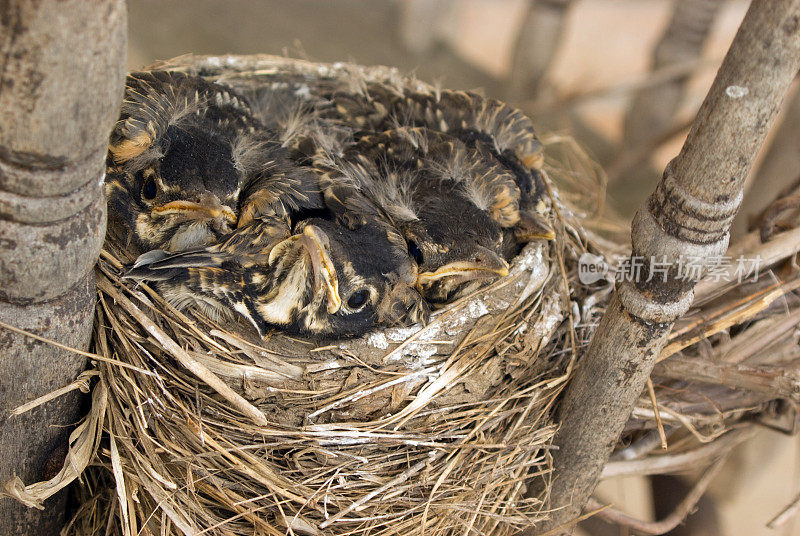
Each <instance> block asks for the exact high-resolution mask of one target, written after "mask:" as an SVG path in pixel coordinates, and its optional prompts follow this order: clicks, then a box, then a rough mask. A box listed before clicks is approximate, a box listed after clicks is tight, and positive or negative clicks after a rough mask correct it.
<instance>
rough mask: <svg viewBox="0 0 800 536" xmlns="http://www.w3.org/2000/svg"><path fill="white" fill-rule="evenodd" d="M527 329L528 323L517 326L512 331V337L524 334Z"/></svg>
mask: <svg viewBox="0 0 800 536" xmlns="http://www.w3.org/2000/svg"><path fill="white" fill-rule="evenodd" d="M527 329H528V323H527V322H523V323H522V324H520V325H519V326H517V329H515V330H514V335H522V334H523V333H525V331H526V330H527Z"/></svg>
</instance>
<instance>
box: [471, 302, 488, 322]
mask: <svg viewBox="0 0 800 536" xmlns="http://www.w3.org/2000/svg"><path fill="white" fill-rule="evenodd" d="M467 313H468V314H469V316H470V318H473V319H474V318H480V317H482V316H484V315H488V314H489V308H488V307H486V304H485V303H483V300H481V299H475V300H473V301H471V302H469V305H468V306H467Z"/></svg>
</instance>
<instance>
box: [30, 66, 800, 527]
mask: <svg viewBox="0 0 800 536" xmlns="http://www.w3.org/2000/svg"><path fill="white" fill-rule="evenodd" d="M162 67H163V66H162ZM166 67H169V68H171V69H179V70H184V71H186V72H190V73H192V74H200V75H202V76H208V77H210V78H213V79H219V78H226V77H247V76H251V75H252V76H258V75H263V74H264V73H270V72H277V71H280V70H290V71H292V72H296V73H302V74H304V75H307V76H335V75H337V74H342V75H346V74H347V73H352V72H353V70H357V71H358V72H359V74H360V76H363V77H365V78H366V79H380V80H389V79H391V80H393V81H394V83H396V84H397V83H401V84H406V85H408V87H412V86H413V87H414V88H415V90H419V89H424V90H430V91H432V90H433V89H432V88H431V87H430V86H426V85H424V84H423V83H422V82H419V81H416V80H412V79H405V78H403V77H402V76H400V74H399V73H397V72H396V71H394V70H392V69H387V68H383V67H378V68H364V67H358V66H353V65H344V64H343V65H322V64H312V63H307V62H302V61H296V60H289V59H285V58H275V57H271V56H254V57H224V58H221V57H189V58H179V59H177V60H174V61H173V62H171V63H169V64H167V65H166ZM543 141H544V143H545V146H546V150H547V155H548V157H547V159H546V164H545V168H544V170H545V172H546V173H545V176H546V177H549V187H548V189H549V192H550V195H551V197H552V201H553V207H554V210H553V212H554V219H555V229H556V235H557V236H556V239H555V240H553V241H551V242H537V243H532V244H529V245H527V246H526V247H525V248H524V249H523V250H522V252H521V253H520V255H519V256H518V257H517V258H516V259H514V261H513V262H512V263H511V270H510V273H509V275H508V276H506V277H504V278H502V279H501V280H499V281H496V282H495V283H493V284H492V285H490V286H488V287H485V288H483V289H481V290H479V291H477V292H475V293H474V294H472V295H470V296H466V297H464V298H462V299H460V300H458V301H457V302H454V303H451V304H449V305H447V306H446V307H445V308H443V309H441V310H439V311H437V312H436V313H435V314H434V315H433V316H432V318H431V320H430V322H429V323H428V324H427V325H426V326H421V325H415V326H411V327H401V328H400V327H398V328H389V329H384V330H379V331H374V332H372V333H369V334H367V335H366V336H364V337H361V338H357V339H347V340H336V341H308V340H301V339H296V338H292V337H289V336H287V335H284V334H280V333H276V334H274V335H272V336H270V337H268V338H267V339H266V340H261V339H259V338H258V337H257V335H256V334H255V333H253V332H252V330H250V329H249V328H247V327H246V326H244V325H243V324H225V325H221V324H218V323H217V322H215V321H213V320H211V319H209V318H206V317H204V316H203V315H202V314H199V313H182V312H179V311H177V310H176V309H174V308H173V307H172V306H170V305H169V304H168V303H167V302H166V301H165V300H164V299H163V298H162V297H161V296H159V294H158V293H157V292H155V291H154V290H153V289H151V288H150V287H148V286H147V285H145V284H139V285H135V284H133V283H132V282H131V281H129V280H122V279H121V276H122V274H123V273H124V266H129V265H130V262H131V261H132V260H133V259H131V258H129V257H128V256H127V255H126V254H125V252H124V251H122V250H121V249H119V248H117V247H116V246H115V245H114V244H113V243H107V245H106V250H105V251H104V252H103V255H102V256H101V259H100V262H99V264H98V270H97V272H98V306H97V308H96V321H95V332H94V342H93V348H92V352H93V354H92V356H93V358H94V366H95V370H94V371H92V372H90V373H89V374H91V375H97V376H99V381H98V382H97V383H96V385H95V387H94V392H93V404H92V411H91V413H90V415H89V416H88V417H87V419H86V421H85V423H84V424H82V425H81V427H80V428H79V429H78V430H77V431H76V432H75V434H73V437H72V450H71V452H70V456H72V457H71V458H68V462H67V464H65V469H66V467H67V465H69V464H70V463H72V465H73V466H74V467H76V468H77V469H76V470H75V471H76V472H78V473H79V472H80V469H82V468H84V467H86V466H87V465H88V466H89V467H88V469H87V470H86V471H84V472H83V474H82V477H81V482H82V485H81V486H80V487H79V490H78V494H79V498H80V507H79V509H78V511H77V513H76V515H75V516H74V518H73V519H72V522H71V523H70V525H69V526H68V528H67V529H66V531H65V532H66V533H67V534H76V535H90V534H91V535H94V534H123V535H135V534H153V535H157V534H186V535H188V534H218V535H244V534H248V535H252V534H259V535H272V534H274V535H282V534H286V533H287V532H288V533H295V534H312V535H328V534H353V535H357V534H381V535H394V534H405V533H411V532H413V533H418V534H423V533H424V534H430V535H443V534H451V533H461V534H466V533H475V534H494V535H503V534H512V533H515V532H516V531H518V530H520V529H523V528H526V527H528V526H530V525H531V524H535V523H536V522H537V521H539V520H541V519H543V517H544V516H546V515H547V512H546V509H545V507H544V505H545V504H546V500H547V490H548V485H547V484H548V481H549V479H550V476H551V475H550V471H551V463H550V452H551V450H552V449H553V448H554V447H553V445H552V439H553V436H554V433H555V430H556V424H555V422H554V419H553V411H552V410H553V408H554V406H555V404H556V403H557V400H558V395H559V394H560V393H561V391H562V389H563V387H564V385H565V384H566V382H567V379H568V378H569V374H570V372H571V370H572V369H573V367H574V366H575V365H576V364H578V363H579V359H580V356H581V354H582V353H583V352H584V350H585V348H586V346H587V345H588V341H589V339H590V337H591V335H592V333H593V331H594V328H595V326H596V325H597V322H598V321H599V318H600V317H601V316H602V313H603V311H604V309H605V306H606V305H607V303H608V301H609V297H610V295H611V292H612V290H613V284H614V277H615V276H614V274H613V271H612V272H607V273H605V274H604V275H603V276H602V277H599V278H598V279H597V280H596V281H593V282H587V283H584V282H581V279H580V277H579V275H580V274H579V269H578V268H579V263H580V259H581V257H582V255H584V254H587V253H589V252H591V253H592V254H594V255H597V257H593V258H594V259H596V260H605V261H606V262H608V263H609V264H613V261H612V257H613V256H614V255H615V254H624V253H625V247H626V246H625V245H624V244H620V243H618V242H617V241H609V240H605V239H602V238H599V237H598V236H597V235H596V234H595V233H594V232H592V230H591V229H590V227H591V222H592V220H590V219H588V218H587V217H586V216H587V213H588V212H592V210H593V209H594V208H597V207H596V205H597V200H599V199H602V197H603V195H604V192H603V191H602V181H598V180H597V178H598V177H599V176H601V174H598V173H597V170H596V169H595V168H594V167H593V166H592V164H591V163H590V162H589V160H588V159H586V158H585V155H583V154H582V153H580V151H579V150H578V149H577V148H576V147H574V145H572V144H570V143H569V142H568V141H567V140H564V139H563V138H559V137H551V138H549V139H548V138H545V139H544V140H543ZM554 185H555V186H554ZM556 186H557V189H556ZM587 192H588V193H589V195H588V196H587ZM578 206H580V207H584V208H583V209H578V208H576V207H578ZM586 207H591V208H589V209H587V208H586ZM734 248H739V249H738V251H737V253H732V255H735V254H741V255H744V256H747V257H751V258H753V257H756V256H758V257H759V258H760V259H761V263H760V265H759V266H758V267H757V270H756V271H755V274H757V275H758V278H757V280H755V281H753V280H752V279H753V277H752V275H753V274H751V277H750V278H749V279H747V280H741V281H735V282H733V283H729V281H730V280H731V277H733V276H734V275H735V274H734V272H733V270H735V269H736V267H735V266H731V267H730V270H731V271H730V273H728V274H727V275H728V276H729V277H727V278H726V277H724V275H725V274H723V273H721V272H718V274H717V276H716V277H712V278H711V279H707V280H705V281H704V282H701V284H700V286H699V287H698V295H697V300H696V302H695V307H694V308H693V309H692V310H691V311H690V313H689V314H688V315H687V316H686V317H685V318H684V319H682V320H681V321H680V322H679V324H678V325H677V326H676V329H675V331H674V333H673V334H672V335H671V337H670V339H669V343H668V345H667V347H666V348H665V350H664V353H663V354H662V362H661V363H660V364H659V365H658V367H657V369H656V371H655V374H654V377H653V382H652V384H651V385H650V389H648V391H647V392H645V393H643V396H642V398H641V400H640V402H639V403H638V404H637V406H636V408H635V410H634V412H633V415H632V416H631V419H630V421H629V423H628V426H627V427H626V429H625V432H624V434H623V437H622V438H621V440H620V443H619V445H618V448H617V452H616V453H615V455H614V457H612V460H611V462H610V463H609V464H608V466H607V467H606V471H605V473H604V474H605V475H606V476H610V475H620V474H625V475H629V474H651V473H653V472H670V471H675V470H681V469H686V468H687V467H694V466H702V465H703V464H704V463H706V462H708V461H709V460H713V459H715V458H716V457H719V456H720V454H721V453H724V452H727V450H729V448H730V446H732V445H733V444H735V443H736V442H738V441H741V440H742V438H743V437H745V436H746V434H745V433H744V432H743V430H742V429H743V428H745V427H746V426H750V424H749V423H752V422H755V421H759V422H764V421H767V420H770V422H772V423H774V422H775V420H774V418H775V417H776V416H780V415H786V414H787V412H786V411H785V409H786V408H787V407H788V408H791V407H794V406H793V404H794V401H796V400H797V398H798V381H797V379H796V378H795V377H793V376H791V375H790V374H789V373H788V372H787V371H788V369H789V368H790V367H791V366H793V365H794V364H795V363H796V362H797V359H798V357H800V355H799V353H798V351H797V329H796V328H797V325H798V322H799V321H800V317H798V310H800V309H798V307H797V298H796V296H795V289H796V288H798V287H800V275H798V273H797V270H796V269H795V268H794V267H792V266H790V265H786V264H785V263H783V261H784V260H785V259H787V258H791V257H792V256H793V255H794V254H795V252H796V251H797V249H798V248H800V233H798V232H797V231H796V230H794V231H793V230H790V231H787V232H786V233H783V234H781V235H778V236H777V237H776V238H774V239H773V240H771V241H769V242H766V243H765V244H762V243H760V242H759V241H758V240H757V239H756V237H755V235H749V236H748V237H746V239H745V240H744V241H742V242H740V243H739V244H738V245H737V246H734ZM734 251H736V250H734ZM585 259H586V257H584V261H585ZM781 263H783V264H781ZM779 265H781V266H783V267H782V268H780V269H776V266H779ZM787 266H788V267H787ZM667 358H669V359H667ZM787 401H789V403H788V404H787ZM662 443H667V444H668V449H666V450H664V451H662V452H659V449H658V447H659V446H660V445H661V444H662ZM79 447H81V448H82V451H81V452H82V454H80V452H78V451H79V450H80V449H79ZM79 454H80V456H81V459H78V458H77V456H78V455H79ZM73 476H74V475H73ZM18 491H19V493H18V496H20V495H24V492H25V491H27V492H30V495H29V499H30V503H31V504H34V503H35V502H36V501H35V499H34V495H35V491H36V490H34V489H32V488H30V487H29V488H25V490H22V488H20V490H18Z"/></svg>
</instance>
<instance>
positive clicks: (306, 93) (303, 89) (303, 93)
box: [294, 85, 311, 99]
mask: <svg viewBox="0 0 800 536" xmlns="http://www.w3.org/2000/svg"><path fill="white" fill-rule="evenodd" d="M294 94H295V95H296V96H298V97H301V98H303V99H310V98H311V89H310V88H309V87H308V85H304V86H300V87H299V88H297V89H295V90H294Z"/></svg>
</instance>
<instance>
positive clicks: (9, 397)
mask: <svg viewBox="0 0 800 536" xmlns="http://www.w3.org/2000/svg"><path fill="white" fill-rule="evenodd" d="M126 32H127V21H126V11H125V4H124V1H123V0H63V1H56V0H37V1H31V0H10V1H6V2H2V6H1V7H0V320H2V321H3V322H5V323H7V324H10V325H13V326H16V327H19V328H22V329H24V330H29V331H32V332H35V333H36V334H38V335H41V336H43V337H46V338H50V339H54V340H57V341H58V342H61V343H63V344H66V345H69V346H73V347H78V348H86V347H87V345H88V343H89V336H90V332H91V327H92V309H93V306H94V300H95V290H94V271H93V267H94V264H95V262H96V260H97V255H98V253H99V251H100V247H101V245H102V243H103V238H104V236H105V221H106V207H105V199H104V196H103V192H102V178H103V173H104V170H105V155H106V147H107V145H108V136H109V133H110V131H111V128H112V126H113V124H114V121H115V120H116V118H117V115H118V112H119V104H120V102H121V99H122V89H123V83H124V76H125V52H126V45H127V43H126ZM85 365H86V363H85V358H83V357H80V356H76V355H74V354H72V353H70V352H65V351H63V350H60V349H58V348H55V347H53V346H51V345H48V344H44V343H40V342H36V341H34V340H32V339H29V338H26V337H24V336H20V335H18V334H16V333H12V332H10V331H7V330H4V329H2V328H0V460H2V463H0V482H6V481H7V480H9V479H10V478H11V477H13V476H14V475H17V476H19V477H21V478H22V479H23V480H24V481H25V482H28V483H30V482H33V481H38V480H46V479H47V478H49V477H51V476H53V475H54V474H55V472H57V471H58V470H59V469H60V465H61V463H62V462H63V459H64V455H65V454H66V440H67V437H68V434H69V432H70V428H69V426H70V425H72V424H74V423H75V422H76V421H77V420H78V418H79V411H78V410H79V408H78V399H77V398H76V397H75V396H65V397H61V398H59V399H56V400H54V401H52V402H49V403H47V404H45V405H43V406H40V407H39V408H36V409H34V410H32V411H30V412H28V413H25V414H23V415H21V416H17V417H14V416H11V415H10V414H9V411H10V410H12V409H13V408H15V407H16V406H18V405H20V404H22V403H24V402H27V401H30V400H32V399H34V398H36V397H38V396H40V395H43V394H45V393H47V392H50V391H51V390H54V389H56V388H58V387H62V386H63V385H65V384H67V383H69V382H70V381H72V380H73V379H75V377H76V376H77V375H78V374H79V373H80V372H81V371H82V370H83V369H84V368H85ZM51 471H53V472H52V474H49V473H50V472H51ZM64 505H65V494H64V493H61V494H58V495H56V496H54V497H52V498H51V499H50V500H48V501H47V503H46V506H47V509H46V510H45V511H44V512H41V511H39V510H33V509H29V508H26V507H25V506H23V505H21V504H19V503H17V502H15V501H13V500H11V499H0V534H9V535H12V534H36V535H37V536H38V535H49V534H58V533H59V530H60V528H61V525H62V523H63V519H64Z"/></svg>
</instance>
